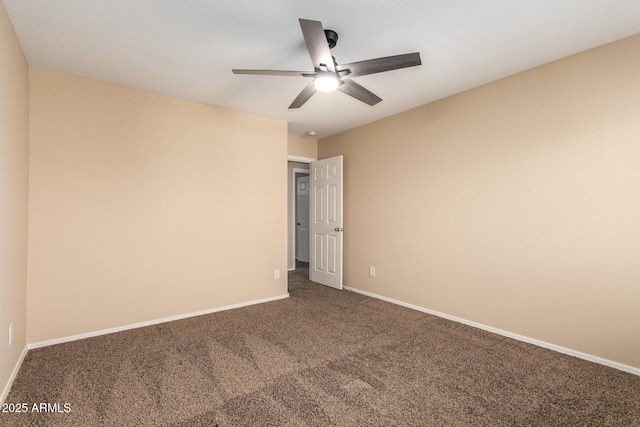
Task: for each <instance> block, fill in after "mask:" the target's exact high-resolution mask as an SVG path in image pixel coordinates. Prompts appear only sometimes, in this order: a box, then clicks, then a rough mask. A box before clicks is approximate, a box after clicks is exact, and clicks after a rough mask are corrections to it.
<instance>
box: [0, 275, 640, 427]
mask: <svg viewBox="0 0 640 427" xmlns="http://www.w3.org/2000/svg"><path fill="white" fill-rule="evenodd" d="M306 273H307V272H306V270H296V272H294V273H290V275H289V283H290V294H291V298H289V299H285V300H280V301H275V302H271V303H267V304H261V305H255V306H251V307H246V308H241V309H237V310H231V311H225V312H220V313H215V314H211V315H206V316H200V317H195V318H190V319H186V320H180V321H176V322H171V323H164V324H161V325H156V326H150V327H146V328H140V329H135V330H130V331H125V332H120V333H115V334H110V335H105V336H101V337H96V338H90V339H85V340H82V341H75V342H71V343H66V344H60V345H55V346H51V347H46V348H40V349H36V350H31V351H29V353H28V354H27V357H26V360H25V361H24V363H23V365H22V369H21V370H20V373H19V375H18V377H17V379H16V381H15V382H14V385H13V389H12V391H11V393H10V394H9V396H8V398H7V400H6V403H7V404H11V403H26V404H27V405H28V407H29V411H28V412H27V413H26V414H25V413H18V414H7V413H0V425H2V426H32V425H33V426H172V427H173V426H176V427H177V426H215V425H220V426H334V425H335V426H369V425H370V426H502V425H508V426H572V425H579V426H586V425H589V426H591V425H593V426H608V425H610V426H640V377H637V376H634V375H631V374H628V373H625V372H621V371H618V370H615V369H611V368H607V367H604V366H600V365H597V364H594V363H590V362H587V361H584V360H580V359H576V358H573V357H570V356H566V355H563V354H560V353H556V352H553V351H549V350H545V349H542V348H539V347H535V346H532V345H528V344H524V343H521V342H518V341H514V340H511V339H508V338H504V337H502V336H499V335H494V334H491V333H488V332H485V331H482V330H478V329H474V328H471V327H468V326H465V325H462V324H459V323H455V322H451V321H447V320H443V319H440V318H438V317H434V316H430V315H427V314H424V313H421V312H417V311H413V310H409V309H406V308H403V307H399V306H395V305H393V304H389V303H386V302H382V301H378V300H375V299H371V298H368V297H365V296H362V295H359V294H355V293H351V292H347V291H342V292H341V291H336V290H333V289H330V288H327V287H324V286H321V285H316V284H313V283H311V282H309V281H307V280H306V279H305V277H304V275H305V274H306ZM34 403H50V404H54V403H58V404H59V408H58V409H59V410H61V411H64V404H65V403H68V404H69V405H70V408H71V412H69V413H64V412H62V413H58V412H53V413H51V412H44V413H38V412H32V407H33V404H34ZM50 409H56V408H55V407H50Z"/></svg>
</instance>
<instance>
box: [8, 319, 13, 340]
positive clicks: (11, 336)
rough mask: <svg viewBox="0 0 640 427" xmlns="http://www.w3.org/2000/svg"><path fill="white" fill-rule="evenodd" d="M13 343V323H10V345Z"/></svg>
mask: <svg viewBox="0 0 640 427" xmlns="http://www.w3.org/2000/svg"><path fill="white" fill-rule="evenodd" d="M11 343H13V323H12V324H10V325H9V345H11Z"/></svg>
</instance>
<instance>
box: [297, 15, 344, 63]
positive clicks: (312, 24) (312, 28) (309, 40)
mask: <svg viewBox="0 0 640 427" xmlns="http://www.w3.org/2000/svg"><path fill="white" fill-rule="evenodd" d="M300 28H302V35H303V36H304V42H305V44H306V45H307V50H308V51H309V56H311V62H313V67H314V68H315V69H316V70H320V69H321V68H320V65H324V66H325V67H326V69H327V71H331V72H335V70H336V69H335V65H334V63H333V58H332V57H331V50H330V49H329V43H327V37H326V36H325V34H324V28H322V22H320V21H310V20H308V19H300Z"/></svg>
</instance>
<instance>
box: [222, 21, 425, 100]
mask: <svg viewBox="0 0 640 427" xmlns="http://www.w3.org/2000/svg"><path fill="white" fill-rule="evenodd" d="M299 21H300V28H301V29H302V35H303V37H304V42H305V44H306V46H307V50H308V51H309V56H310V57H311V62H312V63H313V71H284V70H241V69H234V70H232V71H233V73H234V74H253V75H261V76H294V77H311V78H313V80H312V81H311V82H310V83H309V84H307V86H305V88H304V89H302V92H300V93H299V94H298V96H297V97H296V99H294V100H293V102H292V103H291V105H290V106H289V109H296V108H300V107H302V105H303V104H304V103H305V102H307V101H308V100H309V98H311V97H312V96H313V95H314V94H315V93H316V92H332V91H334V90H336V89H337V90H339V91H340V92H342V93H344V94H346V95H349V96H351V97H352V98H355V99H357V100H358V101H361V102H364V103H365V104H367V105H371V106H373V105H376V104H377V103H378V102H380V101H382V98H380V97H379V96H377V95H376V94H374V93H373V92H371V91H369V90H368V89H365V88H364V87H362V86H360V85H359V84H358V83H356V82H354V81H353V80H351V78H350V77H358V76H365V75H367V74H376V73H382V72H385V71H391V70H398V69H400V68H407V67H415V66H417V65H422V60H421V59H420V53H419V52H414V53H407V54H404V55H395V56H385V57H382V58H376V59H368V60H365V61H359V62H353V63H350V64H341V65H340V64H338V63H337V62H336V60H335V58H334V57H333V56H331V50H330V49H332V48H333V47H335V45H336V43H337V42H338V34H337V33H336V32H335V31H333V30H325V29H324V28H323V27H322V23H321V22H320V21H311V20H308V19H300V20H299Z"/></svg>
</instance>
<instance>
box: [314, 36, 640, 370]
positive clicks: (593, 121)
mask: <svg viewBox="0 0 640 427" xmlns="http://www.w3.org/2000/svg"><path fill="white" fill-rule="evenodd" d="M638 52H640V35H638V36H635V37H631V38H629V39H626V40H623V41H620V42H617V43H613V44H611V45H607V46H604V47H600V48H597V49H594V50H591V51H588V52H584V53H582V54H579V55H576V56H572V57H569V58H566V59H563V60H560V61H557V62H553V63H550V64H547V65H544V66H541V67H539V68H536V69H533V70H530V71H527V72H523V73H520V74H518V75H515V76H512V77H509V78H506V79H503V80H499V81H497V82H494V83H491V84H488V85H485V86H482V87H479V88H476V89H473V90H470V91H468V92H465V93H462V94H459V95H456V96H452V97H450V98H448V99H444V100H442V101H439V102H435V103H432V104H429V105H425V106H423V107H420V108H417V109H414V110H411V111H408V112H405V113H403V114H400V115H397V116H394V117H391V118H388V119H385V120H381V121H378V122H375V123H372V124H369V125H366V126H363V127H360V128H357V129H353V130H351V131H348V132H344V133H341V134H338V135H335V136H332V137H329V138H326V139H322V140H321V141H320V142H319V153H318V154H319V158H326V157H330V156H333V155H337V154H344V165H345V175H344V182H345V190H344V192H345V269H344V271H345V284H346V285H347V286H350V287H353V288H357V289H360V290H364V291H368V292H372V293H375V294H378V295H381V296H385V297H389V298H393V299H396V300H400V301H404V302H407V303H410V304H414V305H417V306H421V307H424V308H427V309H431V310H436V311H439V312H442V313H445V314H448V315H452V316H457V317H459V318H463V319H467V320H470V321H475V322H478V323H481V324H484V325H488V326H491V327H495V328H499V329H503V330H505V331H509V332H511V333H517V334H521V335H524V336H527V337H530V338H534V339H538V340H542V341H545V342H548V343H551V344H555V345H559V346H563V347H566V348H569V349H573V350H576V351H580V352H584V353H587V354H590V355H593V356H597V357H601V358H604V359H608V360H611V361H614V362H617V363H621V364H625V365H629V366H632V367H635V368H640V338H639V337H640V320H639V319H640V317H639V315H640V263H639V262H638V259H639V257H640V220H639V219H640V101H639V100H640V72H639V70H640V55H638ZM369 266H375V267H376V277H375V278H374V277H369V276H368V270H369Z"/></svg>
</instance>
